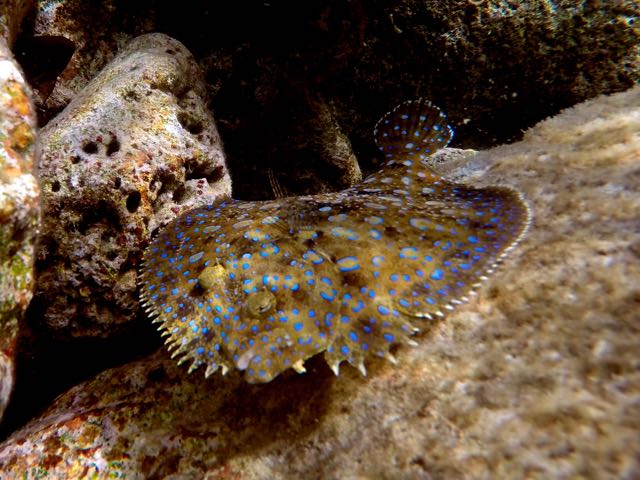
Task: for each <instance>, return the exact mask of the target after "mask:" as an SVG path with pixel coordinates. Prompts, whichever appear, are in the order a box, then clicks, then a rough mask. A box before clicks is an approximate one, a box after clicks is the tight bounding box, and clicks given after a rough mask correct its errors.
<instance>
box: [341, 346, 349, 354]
mask: <svg viewBox="0 0 640 480" xmlns="http://www.w3.org/2000/svg"><path fill="white" fill-rule="evenodd" d="M340 351H341V352H342V354H343V355H349V347H347V346H346V345H343V346H342V348H340Z"/></svg>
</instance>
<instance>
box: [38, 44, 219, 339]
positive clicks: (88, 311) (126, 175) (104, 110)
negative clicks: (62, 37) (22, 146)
mask: <svg viewBox="0 0 640 480" xmlns="http://www.w3.org/2000/svg"><path fill="white" fill-rule="evenodd" d="M205 97H206V93H205V89H204V85H203V83H202V77H201V73H200V71H199V69H198V67H197V66H196V64H195V63H194V60H193V58H192V56H191V55H190V53H189V52H188V51H187V50H186V48H185V47H184V46H183V45H182V44H181V43H180V42H178V41H176V40H174V39H172V38H170V37H167V36H166V35H162V34H150V35H144V36H141V37H138V38H137V39H135V40H133V41H132V42H131V43H130V44H129V45H128V46H127V47H126V48H125V49H124V50H123V51H122V52H121V53H120V54H119V55H118V56H117V57H116V58H115V59H114V60H113V62H112V63H110V64H109V65H108V66H107V67H106V68H105V69H104V70H103V71H102V72H101V73H100V74H99V75H98V76H97V77H96V78H95V79H94V80H93V81H92V82H91V83H90V84H89V85H88V86H87V87H86V88H85V89H84V90H83V91H82V92H81V93H80V94H79V95H78V96H77V97H76V98H75V99H74V101H73V102H72V103H71V104H69V106H68V107H67V108H66V109H65V110H64V111H63V112H62V113H61V114H60V115H59V116H57V117H56V118H55V119H54V120H53V121H51V122H50V123H49V124H48V125H47V126H46V127H45V128H44V129H43V130H42V132H41V136H40V140H39V150H40V151H39V153H40V155H39V165H38V171H39V176H40V181H41V184H42V188H43V228H42V238H41V241H40V247H39V250H38V262H37V271H38V274H39V278H38V284H37V288H36V300H37V302H36V303H35V307H36V308H35V311H36V312H37V313H38V314H42V318H43V321H44V323H45V324H46V325H47V326H48V327H50V328H51V329H54V330H57V331H58V333H61V334H63V335H65V336H68V335H71V336H96V335H97V336H100V335H109V334H110V333H113V331H114V330H117V328H114V327H115V326H116V324H122V323H126V322H128V321H130V320H131V319H132V318H133V317H134V316H135V314H136V312H137V310H138V299H137V296H136V272H137V267H138V261H139V260H140V256H141V249H142V248H144V246H145V244H146V241H147V240H148V239H149V236H150V235H151V234H152V233H153V232H154V231H155V230H156V229H157V228H158V227H159V226H161V225H162V224H164V223H166V222H167V221H168V220H170V219H171V218H173V216H175V215H176V214H178V213H181V212H182V211H183V210H185V209H188V208H192V207H195V206H198V205H202V204H205V203H211V202H214V201H215V200H217V199H219V198H221V197H223V196H227V195H229V194H230V191H231V183H230V178H229V175H228V172H227V169H226V166H225V163H224V157H223V153H222V146H221V142H220V137H219V136H218V133H217V130H216V127H215V124H214V122H213V118H212V117H211V114H210V113H209V112H208V110H207V109H206V105H205Z"/></svg>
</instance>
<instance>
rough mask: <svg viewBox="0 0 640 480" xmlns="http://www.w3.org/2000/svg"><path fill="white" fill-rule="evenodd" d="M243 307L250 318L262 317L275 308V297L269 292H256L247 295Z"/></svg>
mask: <svg viewBox="0 0 640 480" xmlns="http://www.w3.org/2000/svg"><path fill="white" fill-rule="evenodd" d="M244 305H245V308H246V310H247V313H248V314H249V315H251V316H252V317H257V316H263V315H266V314H267V313H269V312H271V311H272V310H273V308H274V307H275V306H276V297H275V296H274V295H273V293H271V292H267V291H262V292H256V293H252V294H251V295H249V297H248V298H247V300H246V302H245V304H244Z"/></svg>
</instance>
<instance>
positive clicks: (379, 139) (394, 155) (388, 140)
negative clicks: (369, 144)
mask: <svg viewBox="0 0 640 480" xmlns="http://www.w3.org/2000/svg"><path fill="white" fill-rule="evenodd" d="M373 134H374V137H375V140H376V145H377V146H378V148H379V149H380V150H382V151H383V152H384V153H385V156H386V157H387V159H388V160H390V161H406V160H422V159H424V158H426V157H428V156H429V155H431V154H433V153H435V152H436V151H437V150H439V149H441V148H444V147H446V146H447V145H448V143H449V142H450V141H451V139H452V138H453V130H452V129H451V127H450V126H449V125H448V124H447V118H446V116H445V114H444V113H442V111H441V110H440V109H439V108H438V107H436V106H435V105H434V104H432V103H431V102H430V101H429V100H426V99H424V98H419V99H417V100H409V101H407V102H403V103H401V104H400V105H398V106H397V107H396V108H394V109H393V110H391V111H390V112H387V113H386V114H385V115H384V116H383V117H382V118H381V119H380V120H379V121H378V123H377V124H376V126H375V129H374V131H373Z"/></svg>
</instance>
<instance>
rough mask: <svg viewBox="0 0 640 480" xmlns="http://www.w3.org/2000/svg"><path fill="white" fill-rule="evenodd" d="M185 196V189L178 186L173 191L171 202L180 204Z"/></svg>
mask: <svg viewBox="0 0 640 480" xmlns="http://www.w3.org/2000/svg"><path fill="white" fill-rule="evenodd" d="M186 194H187V189H186V188H184V186H183V185H179V186H178V188H176V189H175V190H174V191H173V201H174V202H176V203H180V202H181V201H182V200H183V199H184V197H185V195H186Z"/></svg>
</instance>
